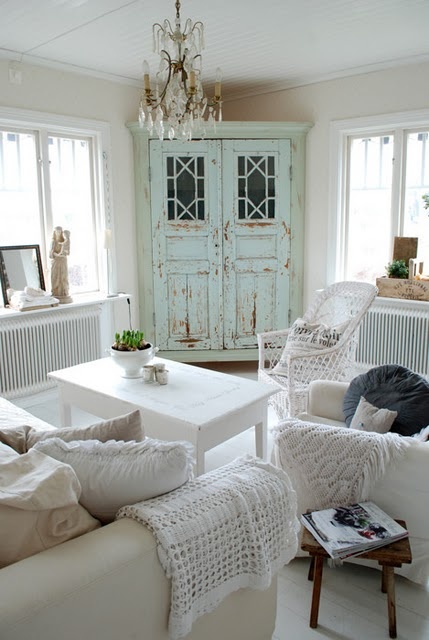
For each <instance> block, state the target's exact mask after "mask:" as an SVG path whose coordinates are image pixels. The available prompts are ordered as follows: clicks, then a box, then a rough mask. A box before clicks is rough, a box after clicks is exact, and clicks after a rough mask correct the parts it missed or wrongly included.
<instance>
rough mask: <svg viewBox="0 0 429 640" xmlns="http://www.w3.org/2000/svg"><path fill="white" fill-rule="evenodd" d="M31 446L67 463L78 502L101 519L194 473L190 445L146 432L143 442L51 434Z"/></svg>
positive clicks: (165, 491) (180, 482)
mask: <svg viewBox="0 0 429 640" xmlns="http://www.w3.org/2000/svg"><path fill="white" fill-rule="evenodd" d="M35 449H36V450H38V451H42V452H43V453H45V454H47V455H50V456H52V457H53V458H56V459H57V460H60V461H62V462H65V463H66V464H69V465H70V466H71V467H72V468H73V469H74V470H75V472H76V475H77V477H78V478H79V481H80V483H81V486H82V495H81V498H80V502H81V504H83V506H84V507H85V508H86V509H88V511H89V512H90V513H91V514H92V515H93V516H94V517H96V518H98V519H99V520H101V521H102V522H104V523H106V522H111V521H113V520H114V518H115V515H116V512H117V511H118V510H119V509H120V508H121V507H123V506H125V505H129V504H135V503H136V502H140V501H141V500H147V499H148V498H153V497H155V496H158V495H161V494H163V493H167V492H169V491H172V490H173V489H177V487H180V486H181V485H182V484H184V483H185V482H186V481H187V480H189V479H190V478H191V477H192V463H193V460H192V456H191V450H192V445H190V444H189V443H186V442H164V441H160V440H154V439H152V438H146V439H145V440H144V441H143V442H114V441H113V440H112V441H109V442H98V441H96V440H87V441H85V442H83V441H75V442H64V441H62V440H60V439H59V438H51V439H49V440H45V441H42V442H38V443H37V444H36V445H35Z"/></svg>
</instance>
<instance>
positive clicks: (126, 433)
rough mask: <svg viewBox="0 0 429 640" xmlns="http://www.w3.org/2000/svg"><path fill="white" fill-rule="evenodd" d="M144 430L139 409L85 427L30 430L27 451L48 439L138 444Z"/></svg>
mask: <svg viewBox="0 0 429 640" xmlns="http://www.w3.org/2000/svg"><path fill="white" fill-rule="evenodd" d="M144 437H145V436H144V429H143V425H142V423H141V414H140V411H139V409H136V410H135V411H131V412H130V413H127V414H125V415H122V416H118V417H117V418H112V419H111V420H103V421H102V422H97V423H96V424H91V425H89V426H87V427H64V428H62V429H54V430H53V431H39V430H38V429H32V428H30V429H29V431H28V435H27V449H30V448H31V447H33V446H34V445H35V444H36V443H37V442H40V441H41V440H47V439H49V438H60V439H61V440H64V441H65V442H72V441H73V440H100V442H107V441H108V440H124V441H129V440H134V441H137V442H140V441H141V440H144Z"/></svg>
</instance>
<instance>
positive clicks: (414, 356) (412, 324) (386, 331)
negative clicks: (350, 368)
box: [357, 297, 429, 376]
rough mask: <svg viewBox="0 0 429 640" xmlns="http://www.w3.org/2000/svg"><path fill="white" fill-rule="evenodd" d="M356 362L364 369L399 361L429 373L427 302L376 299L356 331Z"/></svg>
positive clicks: (422, 372)
mask: <svg viewBox="0 0 429 640" xmlns="http://www.w3.org/2000/svg"><path fill="white" fill-rule="evenodd" d="M357 362H358V364H359V366H362V368H364V369H369V368H371V367H374V366H377V365H381V364H400V365H402V366H404V367H408V368H409V369H411V370H412V371H415V372H416V373H419V374H421V375H423V376H427V375H428V374H429V302H418V301H416V300H399V299H393V298H380V297H379V298H376V300H375V301H374V303H373V304H372V306H371V307H370V309H369V311H368V313H367V315H366V316H365V318H364V320H363V322H362V324H361V327H360V331H359V346H358V351H357Z"/></svg>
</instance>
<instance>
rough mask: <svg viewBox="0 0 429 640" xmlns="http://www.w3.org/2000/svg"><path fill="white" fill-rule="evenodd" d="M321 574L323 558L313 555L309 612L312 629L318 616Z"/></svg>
mask: <svg viewBox="0 0 429 640" xmlns="http://www.w3.org/2000/svg"><path fill="white" fill-rule="evenodd" d="M322 575H323V558H322V557H321V556H315V558H314V572H313V596H312V599H311V613H310V627H311V628H312V629H315V628H316V627H317V619H318V617H319V602H320V591H321V588H322Z"/></svg>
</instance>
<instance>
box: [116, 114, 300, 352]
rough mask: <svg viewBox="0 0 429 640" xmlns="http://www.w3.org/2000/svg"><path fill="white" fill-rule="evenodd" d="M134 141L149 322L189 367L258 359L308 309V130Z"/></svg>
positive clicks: (143, 315) (144, 315) (249, 127)
mask: <svg viewBox="0 0 429 640" xmlns="http://www.w3.org/2000/svg"><path fill="white" fill-rule="evenodd" d="M128 126H129V129H130V131H131V133H132V136H133V144H134V163H135V189H136V229H137V254H138V273H139V303H140V308H139V314H140V326H142V327H144V328H145V333H146V335H148V336H150V338H151V341H153V342H154V343H155V344H156V345H157V346H158V347H159V349H160V350H161V351H162V355H163V356H165V357H170V358H173V359H177V360H182V361H184V362H186V361H188V362H192V361H194V362H197V361H201V362H202V361H215V360H256V359H257V334H258V333H260V332H263V331H269V330H271V329H277V328H284V327H287V326H289V324H290V322H291V321H292V320H293V319H294V318H295V317H297V316H298V315H299V314H300V313H301V312H302V280H303V248H304V179H305V144H306V135H307V132H308V130H309V129H310V127H311V125H310V124H309V123H280V122H268V123H263V122H225V123H220V124H217V125H216V130H215V137H206V138H205V139H204V140H193V141H191V142H182V141H178V140H165V141H160V140H158V139H155V138H151V137H150V136H148V134H147V132H145V131H143V130H142V129H140V127H139V126H138V125H137V124H134V123H133V124H130V125H128Z"/></svg>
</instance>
